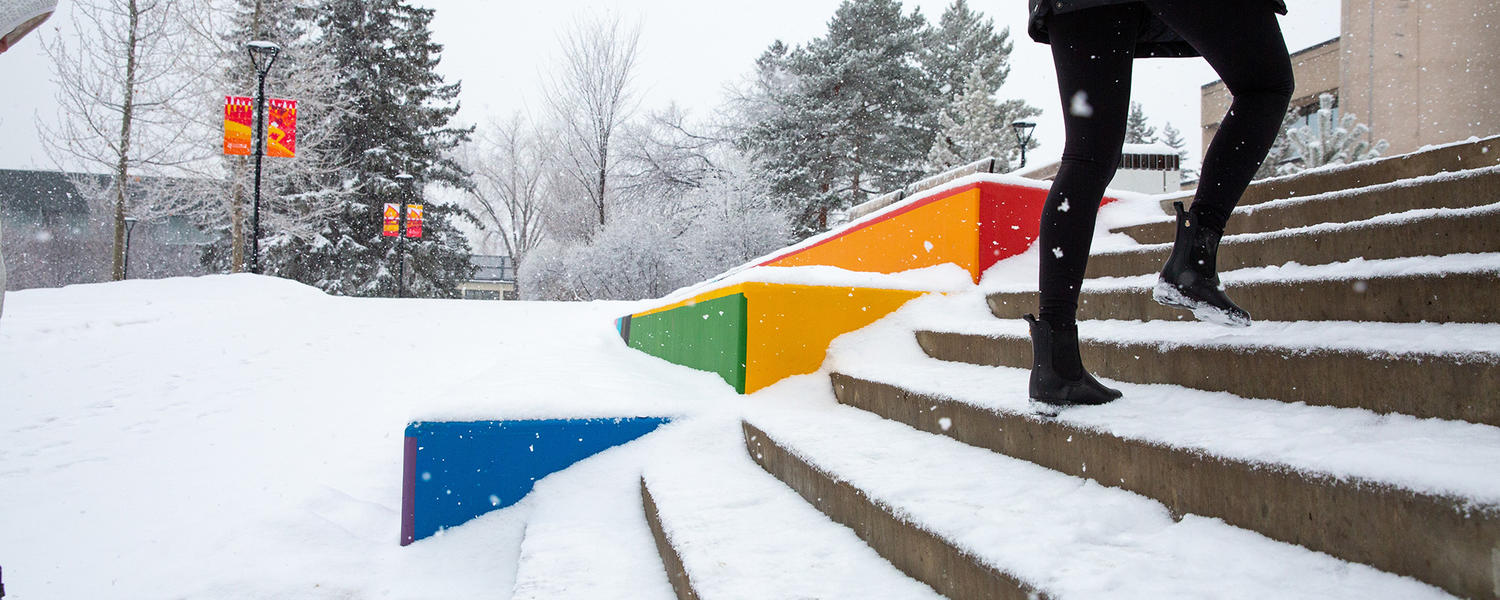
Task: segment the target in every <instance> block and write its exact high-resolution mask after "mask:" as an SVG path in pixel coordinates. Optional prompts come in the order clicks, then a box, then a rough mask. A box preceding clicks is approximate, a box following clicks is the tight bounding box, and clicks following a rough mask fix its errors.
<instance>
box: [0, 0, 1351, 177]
mask: <svg viewBox="0 0 1500 600" xmlns="http://www.w3.org/2000/svg"><path fill="white" fill-rule="evenodd" d="M951 1H952V0H920V1H916V2H911V1H908V2H906V3H905V5H906V7H907V8H908V10H909V9H911V8H916V7H920V8H921V10H922V12H923V13H924V14H926V15H927V17H928V19H929V20H930V21H935V20H936V19H937V17H938V16H940V15H941V14H942V11H943V8H944V6H946V5H947V4H949V3H951ZM62 3H63V6H62V9H61V10H60V11H59V14H58V15H57V16H55V17H54V18H53V20H52V21H50V22H48V23H47V25H46V26H45V29H46V30H47V32H48V33H52V32H53V31H56V30H60V31H62V32H67V31H69V30H71V29H72V23H71V21H70V20H69V19H68V18H67V10H66V8H67V5H68V3H69V1H68V0H62ZM417 3H418V4H421V5H425V6H429V7H432V8H435V9H436V10H437V18H436V20H435V22H434V24H433V29H434V35H435V37H436V39H437V41H438V42H440V43H442V44H445V45H446V49H445V52H444V53H443V57H442V65H441V66H440V70H441V71H442V73H443V74H444V76H445V77H447V78H448V80H449V81H455V80H458V81H462V82H463V95H462V96H461V101H462V102H463V107H464V108H463V111H462V112H461V113H460V118H461V119H463V120H464V121H466V122H471V123H472V122H483V121H485V120H487V119H489V118H492V117H503V116H506V115H509V114H510V113H512V112H515V111H523V112H525V111H536V110H540V106H541V104H540V95H539V93H538V87H539V81H540V80H541V77H542V73H543V72H544V71H545V70H546V69H547V66H548V65H549V64H552V62H553V60H554V57H555V56H556V54H557V32H558V31H560V30H561V29H563V28H564V27H566V26H567V25H568V24H569V23H570V22H571V21H572V20H573V19H575V18H577V17H578V16H579V15H584V14H588V13H589V12H591V11H604V10H608V11H613V12H615V13H618V14H620V15H622V16H624V17H625V18H626V19H628V20H632V21H636V22H639V23H640V25H641V29H642V33H641V56H640V69H639V72H638V74H637V77H636V85H637V86H638V88H639V92H640V98H641V108H642V110H650V109H653V108H659V107H662V106H665V105H666V104H667V103H669V102H674V101H675V102H677V103H678V104H680V105H682V106H684V107H686V108H688V109H689V110H690V111H691V112H692V113H693V114H695V115H702V114H704V113H707V112H708V111H711V110H712V109H713V108H714V107H715V106H717V105H718V104H719V102H720V101H721V100H722V98H723V90H724V86H725V85H726V84H728V83H730V82H733V81H735V80H738V79H739V78H740V77H742V76H743V75H744V74H745V73H747V72H749V70H750V68H751V66H752V63H753V61H754V60H755V58H756V57H757V56H759V55H760V53H761V52H762V51H763V50H764V49H765V48H766V46H767V45H769V44H770V43H771V42H772V41H773V40H777V39H780V40H783V41H785V42H787V43H788V44H789V45H796V44H801V43H804V42H806V41H808V40H811V39H812V38H814V37H816V36H818V35H821V34H822V33H823V32H824V31H825V30H826V25H827V21H828V19H829V18H830V17H831V16H832V15H833V12H834V10H835V9H836V8H837V7H838V4H839V1H838V0H761V1H759V2H716V1H704V0H635V1H622V0H592V1H590V0H543V1H536V2H517V1H514V0H502V1H494V0H417ZM1290 4H1292V5H1293V6H1292V12H1291V14H1290V15H1288V16H1287V17H1283V19H1282V26H1283V28H1284V29H1285V32H1286V37H1287V44H1288V46H1289V47H1290V48H1291V49H1292V50H1293V51H1296V50H1299V49H1301V48H1305V47H1308V46H1311V45H1313V44H1316V43H1318V42H1322V41H1325V40H1328V39H1330V38H1333V37H1336V36H1337V35H1338V33H1339V29H1338V19H1339V0H1292V1H1291V3H1290ZM1025 5H1026V2H1024V1H1023V0H992V1H983V0H980V1H973V0H971V2H970V6H971V7H972V8H974V9H975V10H979V11H982V12H984V13H986V14H987V15H989V16H991V17H993V18H994V19H995V22H996V25H997V27H1002V28H1003V27H1007V26H1008V27H1010V29H1011V37H1012V39H1013V40H1014V41H1015V47H1016V51H1015V53H1014V54H1013V55H1012V73H1011V78H1010V80H1009V81H1008V82H1007V83H1006V84H1005V86H1004V87H1003V88H1001V90H1000V94H1001V96H1003V97H1006V98H1015V97H1019V98H1024V99H1026V100H1027V101H1028V102H1030V103H1031V104H1032V105H1034V106H1037V107H1039V108H1041V109H1042V110H1043V115H1042V117H1041V118H1039V119H1038V120H1037V121H1038V124H1039V126H1038V128H1037V132H1036V136H1037V139H1038V140H1040V141H1041V143H1042V148H1041V150H1040V151H1039V152H1036V153H1034V154H1032V157H1034V158H1033V160H1047V159H1050V158H1055V157H1056V155H1057V154H1058V153H1059V152H1061V146H1060V142H1061V136H1062V121H1061V119H1060V117H1058V107H1057V104H1058V100H1057V91H1056V81H1055V78H1054V76H1053V73H1052V60H1051V55H1050V54H1049V53H1048V51H1047V49H1046V47H1045V46H1041V45H1039V44H1035V43H1033V42H1031V40H1030V39H1029V38H1027V37H1026V32H1025V21H1026V8H1025ZM50 79H51V74H50V70H49V67H48V65H47V58H46V55H45V54H43V53H42V51H41V48H40V47H39V44H38V43H37V40H36V39H35V37H34V36H33V37H32V38H28V39H27V40H25V41H23V42H22V43H21V44H20V46H19V47H17V48H15V49H12V50H11V51H9V52H6V53H5V54H3V55H0V90H3V92H0V94H3V95H0V140H3V142H0V168H50V167H51V166H52V162H51V160H50V159H49V158H48V157H47V156H46V154H45V152H44V151H43V150H42V146H41V144H40V143H39V142H38V141H37V135H38V134H37V129H36V125H35V120H36V118H38V117H40V118H44V119H52V118H55V114H56V111H55V109H54V108H53V106H52V104H53V103H52V98H53V87H52V85H51V83H50ZM1214 79H1217V77H1216V76H1215V75H1214V73H1213V70H1212V69H1210V68H1208V66H1207V65H1206V64H1204V63H1203V61H1202V60H1201V59H1153V60H1145V61H1137V63H1136V71H1135V81H1134V84H1135V99H1136V100H1138V101H1140V102H1142V103H1143V104H1144V105H1145V108H1146V113H1147V115H1148V116H1149V117H1150V118H1151V120H1152V123H1153V124H1155V125H1160V124H1161V123H1163V122H1166V121H1171V122H1172V124H1173V126H1175V127H1177V128H1178V129H1181V130H1182V131H1183V132H1184V136H1185V137H1186V138H1187V139H1188V143H1189V148H1190V150H1191V152H1192V154H1193V159H1194V160H1196V159H1197V156H1198V145H1199V134H1198V123H1199V115H1198V112H1199V111H1198V101H1199V93H1198V89H1199V87H1200V86H1201V85H1203V84H1204V83H1207V82H1209V81H1212V80H1214ZM248 92H249V90H226V91H225V93H248Z"/></svg>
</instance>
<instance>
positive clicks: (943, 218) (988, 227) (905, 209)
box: [760, 176, 1112, 283]
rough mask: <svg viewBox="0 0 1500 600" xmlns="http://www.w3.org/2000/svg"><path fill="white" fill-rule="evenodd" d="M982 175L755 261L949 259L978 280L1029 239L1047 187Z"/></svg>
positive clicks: (880, 266) (884, 266) (875, 268)
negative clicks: (764, 259)
mask: <svg viewBox="0 0 1500 600" xmlns="http://www.w3.org/2000/svg"><path fill="white" fill-rule="evenodd" d="M986 179H990V180H980V181H973V180H972V178H971V179H970V180H964V181H961V182H959V183H958V184H957V185H955V186H953V187H949V188H946V189H939V190H935V191H934V192H932V193H930V194H928V195H924V196H919V197H916V198H913V199H910V200H907V201H904V202H902V203H900V204H897V205H894V206H892V207H890V208H887V209H886V210H883V211H881V212H878V213H875V214H873V215H870V216H869V217H867V218H864V219H861V220H859V221H856V222H854V223H851V224H849V225H848V226H846V227H844V228H842V229H840V230H838V231H834V232H831V233H829V234H826V235H824V236H820V237H819V238H816V239H814V240H811V241H809V242H806V243H803V244H800V245H798V246H794V247H792V248H790V249H788V250H787V251H786V252H783V253H780V254H778V255H775V256H774V257H773V258H771V259H769V260H766V261H764V262H762V263H760V264H761V266H767V267H797V266H812V265H826V266H834V267H839V268H843V269H848V270H850V271H864V272H874V273H899V272H902V271H909V270H911V269H920V268H924V267H931V266H935V265H940V264H944V263H953V264H956V265H958V266H960V267H963V268H964V270H966V271H968V272H969V275H970V276H971V277H972V278H973V279H974V282H975V283H978V282H979V278H980V276H982V275H983V274H984V271H985V270H986V269H989V268H990V267H992V266H994V265H995V263H997V262H1000V261H1001V260H1004V259H1006V258H1010V257H1012V256H1015V255H1017V254H1020V253H1022V252H1025V251H1026V249H1027V248H1030V247H1031V244H1032V243H1033V242H1035V241H1036V238H1037V225H1038V223H1039V222H1040V220H1041V215H1042V205H1043V204H1045V203H1046V200H1047V192H1048V189H1049V188H1048V187H1046V185H1045V184H1042V183H1040V182H1030V181H1027V180H1020V179H1016V178H1005V177H1000V176H996V177H994V178H986ZM1111 200H1112V199H1110V198H1106V199H1105V201H1106V202H1109V201H1111Z"/></svg>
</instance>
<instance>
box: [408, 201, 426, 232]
mask: <svg viewBox="0 0 1500 600" xmlns="http://www.w3.org/2000/svg"><path fill="white" fill-rule="evenodd" d="M406 237H409V238H419V237H422V205H421V204H408V205H406Z"/></svg>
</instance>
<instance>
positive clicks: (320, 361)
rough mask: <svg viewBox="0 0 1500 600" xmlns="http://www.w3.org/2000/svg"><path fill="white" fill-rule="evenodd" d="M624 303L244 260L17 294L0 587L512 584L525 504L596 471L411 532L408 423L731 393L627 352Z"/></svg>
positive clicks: (195, 594) (88, 594)
mask: <svg viewBox="0 0 1500 600" xmlns="http://www.w3.org/2000/svg"><path fill="white" fill-rule="evenodd" d="M634 309H635V307H634V305H632V304H629V303H590V304H547V303H487V302H460V301H423V300H399V301H398V300H356V299H346V298H334V297H329V296H326V295H324V294H322V293H320V292H318V291H316V290H314V289H312V288H308V287H304V286H301V285H299V284H296V283H291V282H287V281H283V280H278V279H272V278H262V277H255V276H218V277H206V278H198V279H173V280H162V281H128V282H123V283H110V284H101V285H90V286H75V287H69V288H63V289H55V290H34V291H23V292H17V293H11V294H8V295H7V297H6V306H5V314H4V317H3V318H0V567H3V569H4V577H5V579H4V583H5V588H6V592H7V593H8V595H7V597H6V598H7V600H11V599H12V598H14V599H16V600H52V599H75V598H76V599H83V598H204V599H210V598H212V599H224V598H267V599H270V598H277V599H286V598H497V597H499V598H504V597H509V590H510V589H511V587H512V581H513V579H514V577H515V573H516V562H517V557H518V556H519V553H520V551H521V538H522V531H523V530H524V528H525V526H526V521H527V518H526V516H527V515H528V514H529V511H530V510H531V507H532V506H533V505H543V506H547V505H553V504H556V502H555V501H552V500H549V498H561V497H566V496H569V495H572V494H576V493H578V492H579V491H580V490H582V489H587V486H589V485H591V483H590V482H587V481H585V482H575V483H573V484H571V485H566V484H567V483H568V481H567V480H568V478H566V477H559V478H558V479H559V481H558V482H548V483H549V485H543V486H541V487H540V488H539V490H538V493H536V494H534V495H533V497H532V498H531V499H528V501H527V502H525V503H523V504H521V505H518V506H516V507H513V508H511V509H507V510H504V511H499V512H497V513H492V514H491V515H489V516H487V517H486V518H483V519H481V520H480V521H479V522H476V523H474V524H472V525H470V526H468V527H463V528H459V529H457V530H454V531H451V532H449V533H448V534H447V535H445V536H442V537H440V538H434V539H432V540H428V541H424V542H421V543H418V544H416V545H413V546H410V547H408V548H401V547H399V546H398V541H399V533H400V514H399V513H400V508H401V488H400V484H401V453H402V431H403V428H404V426H405V425H406V423H407V422H408V421H409V420H411V419H414V418H429V419H430V418H524V417H535V416H549V417H556V416H626V415H636V414H642V415H682V414H687V413H688V412H690V411H692V410H693V407H702V406H712V405H715V404H717V405H726V404H732V403H735V402H738V397H737V396H735V395H734V393H733V390H731V389H730V388H729V387H728V386H727V385H725V384H724V383H723V382H722V381H721V380H720V379H718V377H716V376H714V375H711V374H708V373H702V372H698V371H692V370H689V369H684V368H681V367H677V366H674V365H670V364H668V363H666V362H664V361H660V360H658V359H655V358H652V357H650V356H646V355H644V354H641V353H638V352H633V351H630V350H628V349H626V348H625V347H624V345H623V344H622V343H621V342H620V338H619V336H618V335H617V334H616V333H615V331H614V329H613V326H612V322H613V319H614V318H615V317H617V316H620V315H623V314H626V313H628V312H630V311H631V310H634ZM621 450H624V451H633V450H632V449H631V448H622V449H621ZM617 454H620V453H617ZM601 458H608V457H601ZM615 460H622V459H620V458H618V457H615ZM623 460H625V462H626V463H629V462H630V461H629V459H628V457H626V458H625V459H623ZM638 477H639V471H638V469H637V472H635V473H633V474H630V475H629V476H626V477H623V478H622V479H624V480H628V481H626V482H625V488H624V489H625V491H627V492H628V491H629V490H630V489H632V488H631V487H630V486H634V485H636V481H637V479H636V478H638ZM554 483H562V484H564V485H553V484H554ZM559 488H561V489H559ZM549 494H550V495H549ZM533 500H534V501H535V502H533ZM634 506H635V513H634V514H639V512H640V511H639V506H640V505H639V503H638V502H637V503H636V504H635V505H634ZM640 529H641V530H642V531H644V524H642V525H641V527H640ZM647 539H649V538H647ZM647 547H648V548H649V546H647ZM647 558H653V557H647ZM662 578H663V583H664V582H665V575H662ZM648 597H649V596H648Z"/></svg>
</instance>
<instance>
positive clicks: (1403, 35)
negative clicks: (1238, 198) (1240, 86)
mask: <svg viewBox="0 0 1500 600" xmlns="http://www.w3.org/2000/svg"><path fill="white" fill-rule="evenodd" d="M1292 8H1293V10H1295V9H1296V7H1295V6H1293V7H1292ZM1341 18H1342V21H1341V24H1340V31H1341V35H1340V37H1339V38H1337V39H1333V40H1329V41H1327V42H1324V43H1322V44H1318V45H1316V46H1313V47H1311V48H1308V49H1306V50H1302V51H1300V52H1297V53H1296V54H1294V55H1292V68H1293V70H1294V71H1295V73H1296V78H1297V88H1296V91H1295V92H1294V93H1293V98H1292V106H1294V107H1304V106H1312V105H1316V103H1317V97H1318V94H1321V93H1324V92H1334V93H1337V94H1338V96H1339V112H1340V114H1353V115H1355V116H1356V117H1357V118H1358V119H1359V122H1361V123H1364V124H1366V125H1368V126H1369V127H1370V130H1371V133H1372V135H1373V137H1374V138H1375V139H1384V140H1386V141H1387V142H1389V143H1390V148H1389V149H1387V150H1386V154H1387V155H1390V154H1403V153H1407V152H1412V151H1415V150H1417V149H1419V148H1421V147H1422V146H1426V145H1431V144H1443V143H1447V142H1454V141H1459V140H1463V139H1467V138H1468V137H1470V136H1478V137H1486V136H1490V135H1496V134H1500V102H1497V101H1496V98H1495V94H1496V93H1497V92H1500V2H1496V1H1495V0H1441V1H1437V0H1344V1H1343V10H1342V15H1341ZM1229 102H1230V97H1229V91H1228V90H1227V89H1225V88H1224V84H1223V83H1222V82H1218V81H1215V82H1213V83H1210V84H1208V85H1205V86H1203V89H1202V104H1201V106H1202V111H1203V112H1202V124H1203V147H1204V148H1207V147H1208V143H1209V140H1211V139H1213V135H1214V133H1216V132H1217V131H1218V130H1219V123H1220V122H1221V121H1222V120H1223V118H1224V113H1225V111H1227V110H1228V109H1229ZM1372 107H1373V110H1372Z"/></svg>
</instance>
